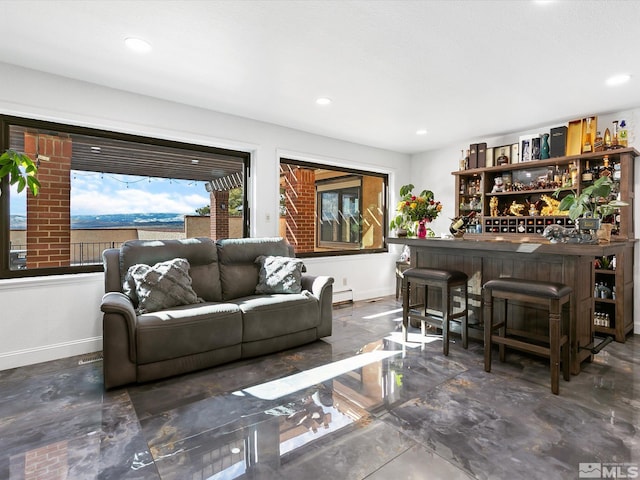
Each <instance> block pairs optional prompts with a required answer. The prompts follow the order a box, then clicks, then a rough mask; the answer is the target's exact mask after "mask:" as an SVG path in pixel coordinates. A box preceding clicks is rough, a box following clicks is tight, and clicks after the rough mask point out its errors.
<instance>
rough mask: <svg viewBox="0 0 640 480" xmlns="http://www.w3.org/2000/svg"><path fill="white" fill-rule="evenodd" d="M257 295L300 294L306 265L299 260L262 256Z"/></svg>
mask: <svg viewBox="0 0 640 480" xmlns="http://www.w3.org/2000/svg"><path fill="white" fill-rule="evenodd" d="M256 263H257V264H259V265H260V273H259V276H258V285H257V286H256V293H300V292H301V291H302V272H303V269H304V263H302V260H300V259H298V258H292V257H276V256H266V255H260V256H259V257H257V258H256Z"/></svg>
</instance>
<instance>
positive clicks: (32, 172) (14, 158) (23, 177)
mask: <svg viewBox="0 0 640 480" xmlns="http://www.w3.org/2000/svg"><path fill="white" fill-rule="evenodd" d="M37 173H38V166H37V165H36V164H35V163H34V161H33V160H31V158H30V157H29V156H28V155H26V154H24V153H19V152H16V151H15V150H11V149H9V150H7V151H6V152H4V153H3V154H2V155H0V179H2V178H4V177H7V176H8V177H9V183H10V184H11V185H16V184H17V188H18V193H20V192H22V191H23V190H24V189H25V188H27V189H28V190H29V191H30V192H31V193H32V194H33V196H37V195H38V193H39V192H40V187H41V185H40V182H39V181H38V179H37V178H36V174H37Z"/></svg>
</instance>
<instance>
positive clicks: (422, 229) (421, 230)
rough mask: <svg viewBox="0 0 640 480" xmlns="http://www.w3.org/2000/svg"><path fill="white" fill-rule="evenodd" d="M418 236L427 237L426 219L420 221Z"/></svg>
mask: <svg viewBox="0 0 640 480" xmlns="http://www.w3.org/2000/svg"><path fill="white" fill-rule="evenodd" d="M418 238H427V227H426V226H425V225H424V220H420V222H418Z"/></svg>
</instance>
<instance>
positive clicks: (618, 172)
mask: <svg viewBox="0 0 640 480" xmlns="http://www.w3.org/2000/svg"><path fill="white" fill-rule="evenodd" d="M621 176H622V170H621V169H620V162H618V163H614V164H613V175H612V178H613V180H614V181H615V182H619V181H620V178H621Z"/></svg>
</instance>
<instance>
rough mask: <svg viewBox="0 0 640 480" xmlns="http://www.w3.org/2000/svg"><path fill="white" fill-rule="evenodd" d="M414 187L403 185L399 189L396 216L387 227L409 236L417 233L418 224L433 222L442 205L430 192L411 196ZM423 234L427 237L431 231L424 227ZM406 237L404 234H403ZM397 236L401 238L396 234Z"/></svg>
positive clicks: (426, 191) (399, 234)
mask: <svg viewBox="0 0 640 480" xmlns="http://www.w3.org/2000/svg"><path fill="white" fill-rule="evenodd" d="M413 189H414V186H413V185H411V184H409V185H403V186H402V188H400V201H399V202H398V205H397V207H396V216H395V217H394V218H393V219H392V220H391V222H389V226H390V227H391V228H394V229H396V230H398V231H400V230H405V231H406V232H407V233H409V234H411V235H415V234H416V233H417V229H418V224H419V223H420V222H423V224H424V223H429V222H431V221H432V220H435V219H436V217H437V216H438V214H439V213H440V211H441V210H442V204H441V203H440V202H439V201H436V200H434V198H433V192H432V191H431V190H423V191H422V192H421V193H420V195H414V194H413ZM424 228H425V230H424V232H425V234H426V235H429V233H431V235H429V236H432V232H429V231H430V230H431V229H430V228H428V227H426V226H425V227H424ZM405 235H406V233H405ZM398 236H402V235H401V232H398Z"/></svg>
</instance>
